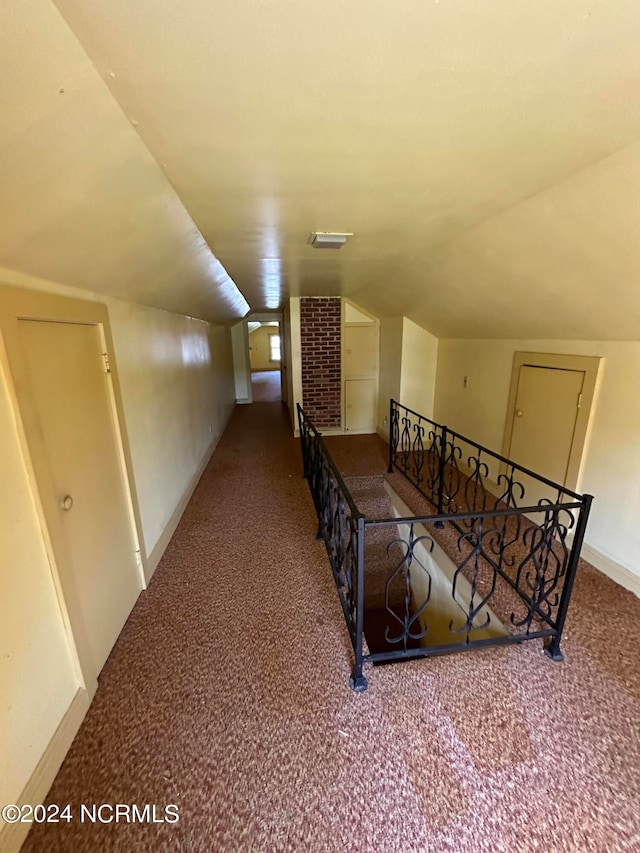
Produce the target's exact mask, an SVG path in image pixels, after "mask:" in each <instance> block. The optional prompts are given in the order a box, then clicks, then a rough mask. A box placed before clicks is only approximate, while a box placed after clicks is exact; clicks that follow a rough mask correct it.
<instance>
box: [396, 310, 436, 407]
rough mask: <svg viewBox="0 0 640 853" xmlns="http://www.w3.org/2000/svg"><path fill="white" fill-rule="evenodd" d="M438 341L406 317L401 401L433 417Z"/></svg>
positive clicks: (403, 339)
mask: <svg viewBox="0 0 640 853" xmlns="http://www.w3.org/2000/svg"><path fill="white" fill-rule="evenodd" d="M437 359H438V339H437V338H435V337H434V336H433V335H430V334H429V332H427V331H425V330H424V329H423V328H422V327H421V326H418V325H417V324H416V323H414V322H413V321H412V320H409V319H408V318H407V317H405V318H404V322H403V326H402V375H401V380H400V402H401V403H403V404H404V405H405V406H408V408H410V409H413V410H414V411H416V412H418V413H419V414H421V415H425V416H426V417H427V418H432V417H433V405H434V396H435V390H436V364H437Z"/></svg>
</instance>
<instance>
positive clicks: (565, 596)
mask: <svg viewBox="0 0 640 853" xmlns="http://www.w3.org/2000/svg"><path fill="white" fill-rule="evenodd" d="M582 499H583V504H582V508H581V509H580V515H579V516H578V524H577V525H576V532H575V535H574V537H573V545H572V546H571V556H570V557H569V565H568V567H567V576H566V578H565V580H564V586H563V588H562V596H561V598H560V605H559V607H558V615H557V617H556V633H555V635H554V636H553V637H551V638H550V639H549V641H548V642H547V644H546V645H545V647H544V653H545V655H546V656H547V657H548V658H551V660H555V661H563V660H564V654H563V653H562V649H561V648H560V642H561V640H562V632H563V630H564V623H565V620H566V618H567V610H568V609H569V601H570V600H571V590H572V589H573V583H574V581H575V579H576V573H577V571H578V562H579V560H580V552H581V551H582V543H583V542H584V534H585V530H586V529H587V521H588V520H589V512H590V511H591V503H592V501H593V495H583V496H582Z"/></svg>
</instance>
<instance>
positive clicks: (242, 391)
mask: <svg viewBox="0 0 640 853" xmlns="http://www.w3.org/2000/svg"><path fill="white" fill-rule="evenodd" d="M248 335H249V332H248V329H247V324H246V322H245V321H244V320H241V321H240V322H239V323H236V324H235V326H232V327H231V350H232V354H233V376H234V385H235V394H236V402H237V403H250V402H251V400H252V396H251V364H250V362H249V338H248Z"/></svg>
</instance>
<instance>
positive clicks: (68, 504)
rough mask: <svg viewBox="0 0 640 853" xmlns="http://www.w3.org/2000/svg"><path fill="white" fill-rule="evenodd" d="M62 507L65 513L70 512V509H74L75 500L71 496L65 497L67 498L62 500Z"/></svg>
mask: <svg viewBox="0 0 640 853" xmlns="http://www.w3.org/2000/svg"><path fill="white" fill-rule="evenodd" d="M61 506H62V509H63V510H64V511H65V512H69V510H70V509H71V508H72V506H73V498H72V497H71V495H65V496H64V497H63V498H62V503H61Z"/></svg>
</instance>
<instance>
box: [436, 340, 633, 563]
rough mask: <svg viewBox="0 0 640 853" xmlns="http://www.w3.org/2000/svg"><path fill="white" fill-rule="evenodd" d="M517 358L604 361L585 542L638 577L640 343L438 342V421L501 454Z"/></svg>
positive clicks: (585, 471) (589, 463)
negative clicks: (566, 357)
mask: <svg viewBox="0 0 640 853" xmlns="http://www.w3.org/2000/svg"><path fill="white" fill-rule="evenodd" d="M516 351H525V352H526V351H530V352H549V353H563V354H573V355H590V356H600V357H601V358H602V359H603V361H602V364H601V367H600V373H599V379H598V387H597V388H596V396H595V399H594V405H593V409H592V415H591V421H590V426H589V433H588V435H587V444H586V447H585V453H584V457H583V464H582V468H581V473H580V478H579V482H578V489H579V490H581V491H583V492H589V493H591V494H593V495H594V496H595V501H594V504H593V509H592V514H591V518H590V521H589V526H588V529H587V536H586V542H587V543H588V545H589V546H590V547H591V548H593V549H595V551H597V552H598V553H600V554H602V555H603V556H604V557H605V558H607V560H610V561H613V562H615V563H618V564H620V565H621V566H623V567H625V568H626V569H628V570H629V571H630V572H633V573H634V574H635V575H639V576H640V557H639V556H638V555H640V527H639V526H638V518H639V517H640V490H639V489H638V475H637V472H638V471H640V440H639V437H638V436H639V433H638V423H640V399H639V398H638V395H637V393H636V391H637V389H638V387H640V343H639V342H630V343H621V342H617V341H615V342H603V341H592V342H590V341H540V340H538V341H532V340H511V341H490V340H451V339H449V340H440V341H439V347H438V370H437V384H436V404H435V419H436V420H437V421H439V422H440V423H446V424H447V425H448V426H450V427H452V428H453V429H455V430H457V431H458V432H461V433H462V434H465V435H468V436H469V437H471V438H473V439H475V440H476V441H478V442H480V443H481V444H484V445H486V446H488V447H490V448H491V449H493V450H497V451H498V452H499V451H500V450H501V447H502V440H503V435H504V426H505V418H506V414H507V412H506V408H507V398H508V394H509V385H510V381H511V368H512V361H513V354H514V352H516ZM464 376H468V386H467V388H464V387H463V379H464Z"/></svg>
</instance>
